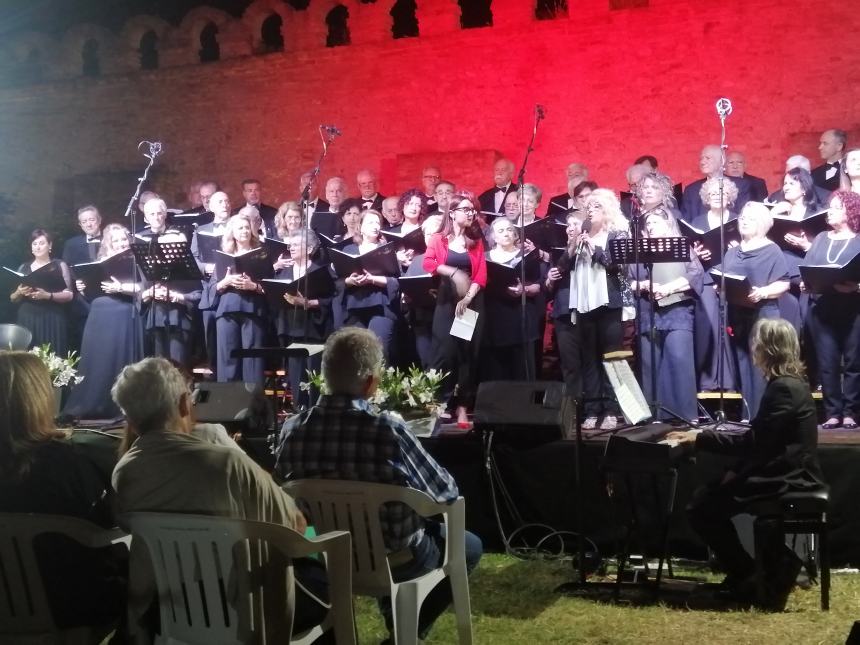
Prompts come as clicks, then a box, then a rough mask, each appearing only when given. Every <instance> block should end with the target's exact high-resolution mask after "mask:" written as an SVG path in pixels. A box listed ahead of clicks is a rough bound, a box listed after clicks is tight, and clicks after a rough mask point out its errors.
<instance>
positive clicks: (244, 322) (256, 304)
mask: <svg viewBox="0 0 860 645" xmlns="http://www.w3.org/2000/svg"><path fill="white" fill-rule="evenodd" d="M259 246H260V238H259V237H258V235H257V231H256V230H255V229H254V226H253V225H252V224H251V220H250V219H249V218H248V217H246V216H245V215H233V217H231V218H230V219H229V220H227V230H226V231H225V232H224V237H223V238H222V239H221V250H222V251H223V252H224V253H228V254H230V255H238V254H240V253H246V252H248V251H251V250H253V249H256V248H259ZM257 279H259V276H257ZM208 290H209V302H210V303H212V307H213V308H214V309H215V329H216V334H217V338H218V347H217V358H218V362H217V366H218V369H217V372H218V380H219V381H221V382H226V381H246V382H251V383H261V382H262V381H263V368H264V361H263V359H262V358H233V356H232V352H233V350H234V349H251V348H253V347H260V346H262V345H263V344H264V343H263V341H264V339H265V336H266V322H265V321H266V314H267V308H266V298H265V297H264V296H263V286H262V284H261V283H260V282H258V281H256V280H255V279H253V278H252V277H251V276H248V275H247V274H245V273H241V274H235V273H232V272H231V271H229V270H228V272H227V273H226V274H225V275H222V276H217V275H216V274H215V273H213V274H212V279H211V280H210V281H209V285H208Z"/></svg>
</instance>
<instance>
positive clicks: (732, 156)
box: [726, 150, 767, 202]
mask: <svg viewBox="0 0 860 645" xmlns="http://www.w3.org/2000/svg"><path fill="white" fill-rule="evenodd" d="M746 169H747V160H746V157H744V155H743V153H742V152H738V151H737V150H733V151H732V152H730V153H729V154H728V155H726V177H731V178H732V181H734V180H735V179H738V178H741V177H742V178H744V179H745V180H746V181H747V182H748V183H749V200H750V201H752V202H763V201H764V200H765V199H767V184H766V183H765V181H764V179H762V178H761V177H756V176H754V175H749V174H747V171H746Z"/></svg>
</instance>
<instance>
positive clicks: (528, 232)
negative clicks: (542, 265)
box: [514, 217, 567, 251]
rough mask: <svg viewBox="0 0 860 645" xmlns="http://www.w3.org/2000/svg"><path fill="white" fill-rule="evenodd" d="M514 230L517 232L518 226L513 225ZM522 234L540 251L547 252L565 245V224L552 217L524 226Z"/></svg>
mask: <svg viewBox="0 0 860 645" xmlns="http://www.w3.org/2000/svg"><path fill="white" fill-rule="evenodd" d="M514 228H516V229H517V232H519V230H520V227H519V225H517V224H514ZM524 233H525V236H526V239H527V240H531V241H532V243H533V244H534V245H535V246H536V247H538V248H539V249H540V250H541V251H549V250H550V249H551V248H552V247H554V246H565V245H566V244H567V224H564V223H562V222H559V221H558V220H556V219H555V218H553V217H542V218H540V219H536V220H535V221H534V222H531V223H530V224H526V225H525V231H524Z"/></svg>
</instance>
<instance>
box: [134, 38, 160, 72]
mask: <svg viewBox="0 0 860 645" xmlns="http://www.w3.org/2000/svg"><path fill="white" fill-rule="evenodd" d="M138 51H139V52H140V69H158V34H156V33H155V32H154V31H152V30H151V29H150V30H149V31H147V32H146V33H145V34H143V36H141V37H140V46H139V47H138Z"/></svg>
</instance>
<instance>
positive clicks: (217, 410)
mask: <svg viewBox="0 0 860 645" xmlns="http://www.w3.org/2000/svg"><path fill="white" fill-rule="evenodd" d="M194 418H195V420H196V421H198V422H200V423H221V424H223V425H224V426H225V427H226V428H227V429H228V430H230V431H231V432H243V433H245V434H249V435H267V434H268V433H269V432H270V431H271V428H272V424H273V423H274V411H273V410H272V404H271V402H270V401H269V400H267V399H266V397H265V395H264V394H263V388H262V386H261V385H259V384H258V383H241V382H238V383H209V382H201V383H198V384H197V388H196V390H195V404H194Z"/></svg>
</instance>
